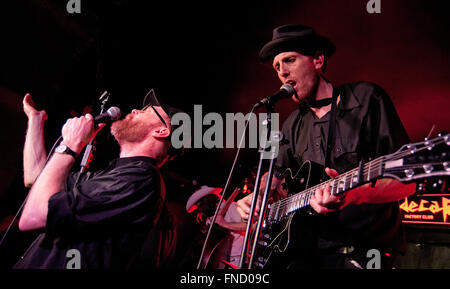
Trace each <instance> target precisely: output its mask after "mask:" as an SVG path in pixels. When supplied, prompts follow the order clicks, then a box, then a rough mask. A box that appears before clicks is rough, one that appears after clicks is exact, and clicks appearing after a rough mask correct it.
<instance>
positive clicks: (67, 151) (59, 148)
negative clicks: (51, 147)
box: [55, 144, 78, 158]
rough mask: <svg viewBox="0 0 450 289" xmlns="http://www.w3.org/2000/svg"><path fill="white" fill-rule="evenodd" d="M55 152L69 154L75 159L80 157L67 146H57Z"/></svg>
mask: <svg viewBox="0 0 450 289" xmlns="http://www.w3.org/2000/svg"><path fill="white" fill-rule="evenodd" d="M55 152H57V153H59V154H68V155H71V156H73V157H74V158H77V157H78V154H77V153H76V152H74V151H73V150H71V149H70V148H69V147H68V146H66V145H65V144H60V145H59V146H57V147H56V148H55Z"/></svg>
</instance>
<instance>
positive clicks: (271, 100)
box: [253, 83, 295, 109]
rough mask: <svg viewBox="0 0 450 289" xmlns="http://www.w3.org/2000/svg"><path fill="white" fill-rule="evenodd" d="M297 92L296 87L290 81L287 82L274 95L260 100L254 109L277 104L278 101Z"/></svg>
mask: <svg viewBox="0 0 450 289" xmlns="http://www.w3.org/2000/svg"><path fill="white" fill-rule="evenodd" d="M294 93H295V89H294V88H293V87H292V85H290V84H289V83H285V84H283V85H282V86H281V87H280V90H279V91H278V92H277V93H275V94H274V95H272V96H269V97H266V98H263V99H262V100H260V101H259V102H257V103H256V104H255V105H254V106H253V109H255V108H259V107H261V106H264V105H268V104H275V103H276V102H277V101H279V100H280V99H283V98H289V97H291V96H292V95H293V94H294Z"/></svg>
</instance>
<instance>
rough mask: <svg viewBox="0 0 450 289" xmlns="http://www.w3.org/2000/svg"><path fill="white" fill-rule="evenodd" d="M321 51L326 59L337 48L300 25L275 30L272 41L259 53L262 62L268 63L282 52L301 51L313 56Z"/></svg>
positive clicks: (311, 29)
mask: <svg viewBox="0 0 450 289" xmlns="http://www.w3.org/2000/svg"><path fill="white" fill-rule="evenodd" d="M317 50H321V51H322V52H323V53H324V55H325V57H326V58H328V57H330V56H331V55H332V54H333V53H334V51H335V50H336V46H335V45H334V44H333V42H331V41H330V40H329V39H328V38H326V37H324V36H321V35H318V34H316V32H315V31H314V29H313V28H311V27H309V26H305V25H300V24H288V25H283V26H279V27H277V28H275V29H274V30H273V36H272V40H271V41H270V42H268V43H267V44H266V45H264V47H263V48H262V49H261V51H260V52H259V58H260V59H261V61H267V60H269V59H270V58H272V57H274V56H276V55H277V54H279V53H281V52H286V51H300V52H302V53H304V54H305V55H312V54H313V53H314V52H315V51H317Z"/></svg>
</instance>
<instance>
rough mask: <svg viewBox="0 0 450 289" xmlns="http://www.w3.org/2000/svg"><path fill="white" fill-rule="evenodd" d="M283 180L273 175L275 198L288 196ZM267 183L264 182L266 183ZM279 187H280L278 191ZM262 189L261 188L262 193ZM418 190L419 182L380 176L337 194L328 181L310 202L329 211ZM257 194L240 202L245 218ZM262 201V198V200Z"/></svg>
mask: <svg viewBox="0 0 450 289" xmlns="http://www.w3.org/2000/svg"><path fill="white" fill-rule="evenodd" d="M325 173H326V174H327V175H328V176H329V177H330V178H336V177H337V176H339V174H338V172H337V171H336V170H333V169H329V168H326V169H325ZM265 177H266V175H264V176H263V179H262V185H261V188H264V187H265V181H266V178H265ZM282 182H283V181H282V180H279V179H277V178H275V177H274V178H273V180H272V192H277V193H276V194H273V196H274V197H278V198H284V197H286V194H287V191H286V190H284V189H283V186H281V184H282ZM263 184H264V185H263ZM275 189H276V190H275ZM261 191H262V190H260V193H261ZM415 192H416V184H415V183H410V184H403V183H402V182H400V181H397V180H395V179H391V178H383V179H379V180H377V182H376V185H375V186H373V184H372V183H368V184H365V185H362V186H359V187H356V188H354V189H352V190H350V191H347V192H345V193H343V194H341V195H338V196H335V195H332V194H331V189H330V186H329V184H328V183H327V184H326V185H325V186H322V187H319V188H318V189H317V190H316V191H315V193H314V195H313V196H312V197H311V202H310V205H311V207H312V208H313V209H314V211H316V212H317V213H319V214H326V213H330V212H334V211H337V210H341V209H343V208H344V207H346V206H347V205H349V204H354V205H360V204H381V203H389V202H395V201H399V200H402V199H404V198H405V197H408V196H410V195H412V194H414V193H415ZM252 198H253V194H250V195H248V196H246V197H244V198H242V199H240V200H238V201H237V204H238V208H237V210H238V212H239V214H240V215H241V217H242V218H243V219H244V220H247V219H248V217H249V212H250V206H251V202H252ZM258 200H260V198H259V199H258ZM259 210H260V202H257V207H256V210H255V211H256V213H255V215H256V216H257V215H258V213H259Z"/></svg>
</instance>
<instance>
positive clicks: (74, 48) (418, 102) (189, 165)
mask: <svg viewBox="0 0 450 289" xmlns="http://www.w3.org/2000/svg"><path fill="white" fill-rule="evenodd" d="M367 2H368V1H366V0H353V1H350V0H336V1H324V0H314V1H313V0H309V1H299V0H297V1H239V2H237V1H236V2H234V1H209V2H207V3H199V2H197V1H180V2H175V1H125V0H116V1H105V0H101V1H86V0H81V13H80V14H69V13H68V12H67V11H66V3H67V1H51V0H48V1H45V0H30V1H23V0H22V1H20V0H14V1H2V3H1V4H0V5H1V7H0V21H1V22H0V27H1V28H0V29H1V34H0V39H1V47H2V48H1V49H2V50H1V51H2V52H1V54H0V57H1V58H0V60H1V62H0V63H1V64H0V67H1V69H0V124H1V128H2V133H1V136H0V137H1V140H0V159H1V162H0V220H2V225H1V228H2V231H4V229H5V225H7V223H8V220H9V219H10V216H11V215H14V214H15V212H16V211H17V209H18V208H19V206H20V204H21V203H22V201H23V200H24V198H25V196H26V193H27V190H26V189H25V188H24V187H23V184H22V149H23V142H24V135H25V127H26V118H25V115H24V114H23V112H22V103H21V101H22V98H23V96H24V94H25V93H27V92H29V93H31V94H32V96H33V98H34V100H35V101H36V103H37V105H38V106H39V107H40V108H41V109H45V110H46V111H47V112H48V115H49V119H48V121H47V123H46V141H47V145H48V148H50V147H51V145H52V144H53V142H54V141H55V140H56V139H57V137H58V136H59V134H60V129H61V126H62V125H63V123H64V122H65V120H66V119H67V118H68V117H71V116H75V115H80V114H82V113H83V111H89V110H91V111H92V113H93V114H95V113H96V112H98V110H99V103H98V98H99V96H100V95H101V93H102V92H103V91H105V90H107V91H109V92H110V93H111V99H110V101H109V103H108V105H117V106H119V107H120V108H121V109H122V112H123V113H124V114H126V113H128V112H129V111H130V110H131V109H132V108H135V107H140V105H141V102H142V98H143V96H144V95H145V94H146V92H147V91H148V90H149V89H150V88H155V89H156V91H157V94H159V95H160V96H161V97H162V98H163V99H164V100H166V101H167V102H168V103H170V104H173V105H175V106H178V107H180V108H182V109H184V110H185V111H187V112H192V110H193V105H194V104H202V105H203V107H202V108H203V115H204V114H206V113H208V112H218V113H220V114H222V115H224V114H225V113H226V112H232V113H236V112H242V113H244V114H245V113H247V112H249V111H250V109H251V107H252V105H253V104H254V103H256V102H257V101H258V100H260V99H261V98H263V97H265V96H268V95H271V94H272V93H273V92H275V91H277V90H278V88H279V87H280V83H279V81H278V80H277V78H276V74H275V72H274V71H273V69H272V68H271V65H270V64H262V63H260V62H259V61H258V52H259V49H260V48H261V47H262V46H263V45H264V44H265V43H266V42H267V41H268V40H270V38H271V36H272V29H273V28H274V27H276V26H278V25H282V24H286V23H300V24H306V25H310V26H313V27H314V28H315V29H316V31H317V32H318V33H321V34H324V35H326V36H327V37H329V38H330V39H331V40H332V41H333V42H334V43H335V44H336V46H337V50H336V53H335V55H333V56H332V58H331V59H330V61H329V63H328V72H327V76H328V78H329V79H330V80H331V81H332V82H333V83H335V84H340V83H345V82H349V81H372V82H375V83H377V84H379V85H381V86H382V87H383V88H384V89H385V90H386V91H387V92H388V93H389V95H390V96H391V98H392V101H393V103H394V105H395V107H396V108H397V111H398V113H399V115H400V118H401V119H402V121H403V124H404V126H405V128H406V130H407V132H408V134H409V136H410V138H411V140H412V141H420V140H422V139H423V138H424V137H426V136H427V135H428V134H429V133H430V130H431V128H432V126H433V125H434V126H435V129H434V131H433V132H432V134H431V136H436V134H437V133H438V132H440V131H442V130H447V131H448V129H449V124H450V114H449V113H448V108H449V97H450V83H449V81H448V80H449V79H450V60H449V48H450V41H449V37H448V31H449V28H450V25H449V24H450V20H449V18H450V17H448V12H447V9H445V8H444V7H447V6H444V3H445V1H418V0H401V1H388V0H380V2H381V13H380V14H370V13H368V12H367V10H366V4H367ZM294 108H295V107H294V106H293V103H292V102H291V101H289V100H284V101H281V102H280V103H279V104H278V105H277V106H276V109H277V111H278V112H279V113H280V119H281V121H283V120H284V119H285V118H286V117H287V116H288V114H289V113H290V112H291V111H292V110H293V109H294ZM235 152H236V150H235V149H211V150H207V149H194V150H190V151H188V152H187V153H186V155H185V157H184V158H182V159H179V160H177V161H174V162H173V163H171V164H168V165H167V166H166V167H165V169H164V174H165V178H166V179H167V180H168V183H169V186H172V187H171V188H170V189H171V190H170V192H171V194H170V195H169V196H168V197H169V198H170V199H171V200H173V201H174V203H175V204H179V206H178V207H177V206H175V207H177V208H178V209H179V210H180V211H182V210H183V204H184V202H185V200H186V199H187V197H189V195H190V194H191V193H192V192H193V190H194V189H195V188H196V187H197V186H199V185H209V186H214V187H223V186H224V184H225V182H226V179H227V176H228V172H229V169H230V167H231V164H232V159H233V157H234V154H235ZM117 153H118V148H117V145H116V144H115V142H114V140H113V139H112V138H111V137H110V136H109V134H108V131H107V130H105V131H104V132H102V133H101V134H100V135H99V136H98V149H97V151H96V153H95V158H94V161H93V163H92V164H91V167H92V168H93V169H94V168H97V167H101V166H103V165H104V164H105V163H106V162H108V161H109V160H110V159H112V158H113V157H115V156H116V155H117ZM257 160H258V155H257V152H256V150H255V149H253V150H250V149H246V150H244V151H243V155H242V159H241V162H240V163H239V168H238V169H239V171H238V173H237V175H238V176H240V177H244V176H249V175H251V172H252V171H253V170H254V167H255V166H256V165H257ZM233 181H234V182H235V183H239V182H240V181H241V179H234V180H233ZM444 231H445V232H447V231H448V230H444ZM12 236H13V237H11V239H10V241H9V243H10V244H12V243H14V244H15V246H16V247H17V250H16V251H14V250H12V249H8V250H7V251H8V257H7V258H3V259H2V262H3V263H6V264H9V262H12V261H11V260H13V259H15V258H16V255H15V254H16V253H17V252H18V251H20V250H22V248H23V247H25V246H26V245H27V244H29V240H31V239H32V238H33V237H34V236H33V234H30V233H27V234H25V233H19V232H17V231H16V230H13V234H12ZM445 236H447V237H445V238H443V239H442V241H441V243H440V245H439V246H442V248H444V249H445V250H447V251H445V252H448V233H447V235H445ZM10 246H11V245H10ZM9 248H11V247H9ZM414 248H415V247H414ZM444 249H442V250H444ZM411 251H412V252H414V250H411ZM1 252H2V253H4V254H5V251H4V250H3V249H2V251H1ZM19 254H20V253H19ZM447 254H448V253H447ZM417 255H418V254H416V256H417ZM423 255H424V258H425V255H427V254H423ZM428 255H429V254H428ZM449 259H450V258H449ZM412 262H413V261H410V262H409V264H412ZM414 264H417V266H418V267H420V266H425V263H424V262H422V263H421V262H416V263H414ZM2 265H3V264H2ZM447 265H448V263H447ZM449 267H450V266H449Z"/></svg>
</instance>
